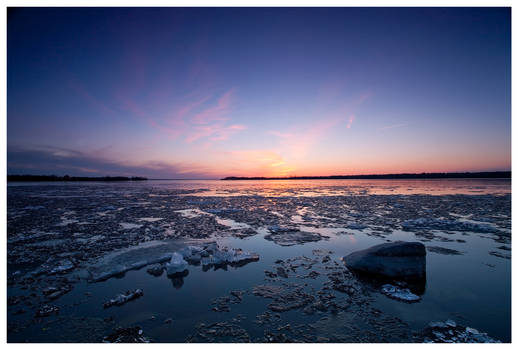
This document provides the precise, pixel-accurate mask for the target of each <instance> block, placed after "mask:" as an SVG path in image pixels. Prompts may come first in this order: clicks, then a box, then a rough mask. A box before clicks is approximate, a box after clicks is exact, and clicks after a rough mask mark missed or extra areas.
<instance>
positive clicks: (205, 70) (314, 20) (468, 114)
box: [7, 8, 511, 178]
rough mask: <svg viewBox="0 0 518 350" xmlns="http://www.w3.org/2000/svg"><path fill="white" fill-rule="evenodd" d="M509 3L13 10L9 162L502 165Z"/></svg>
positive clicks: (172, 168)
mask: <svg viewBox="0 0 518 350" xmlns="http://www.w3.org/2000/svg"><path fill="white" fill-rule="evenodd" d="M510 12H511V11H510V9H509V8H390V9H386V8H330V9H318V8H317V9H315V8H255V9H254V8H246V9H242V8H212V9H210V8H165V9H164V8H162V9H157V8H155V9H150V8H134V9H125V8H68V9H67V8H42V9H38V8H15V9H9V10H8V33H7V34H8V49H7V60H8V71H7V83H8V90H7V91H8V96H7V108H8V113H7V144H8V162H7V166H8V173H9V174H56V175H64V174H69V175H76V176H78V175H87V176H104V175H112V176H115V175H128V176H146V177H149V178H220V177H224V176H292V175H299V176H302V175H338V174H374V173H403V172H456V171H494V170H510V168H511V41H510V40H511V32H510V30H511V16H510Z"/></svg>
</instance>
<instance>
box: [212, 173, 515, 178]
mask: <svg viewBox="0 0 518 350" xmlns="http://www.w3.org/2000/svg"><path fill="white" fill-rule="evenodd" d="M475 178H484V179H502V178H503V179H510V178H511V172H510V171H484V172H463V173H404V174H370V175H330V176H287V177H275V176H273V177H264V176H254V177H246V176H228V177H225V178H223V179H222V180H320V179H321V180H338V179H366V180H373V179H475Z"/></svg>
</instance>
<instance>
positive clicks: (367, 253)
mask: <svg viewBox="0 0 518 350" xmlns="http://www.w3.org/2000/svg"><path fill="white" fill-rule="evenodd" d="M344 262H345V265H346V266H347V267H348V268H349V269H350V270H352V271H355V272H362V273H369V274H375V275H383V276H386V277H391V278H405V279H421V278H425V277H426V249H425V246H424V244H422V243H419V242H401V241H400V242H392V243H384V244H379V245H375V246H373V247H370V248H368V249H365V250H360V251H357V252H354V253H351V254H349V255H347V256H346V257H344Z"/></svg>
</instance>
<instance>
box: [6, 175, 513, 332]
mask: <svg viewBox="0 0 518 350" xmlns="http://www.w3.org/2000/svg"><path fill="white" fill-rule="evenodd" d="M510 192H511V186H510V181H509V180H419V181H414V180H302V181H291V180H290V181H284V180H283V181H256V182H247V181H148V182H143V183H106V184H103V183H84V184H83V183H81V184H78V183H73V184H72V183H66V184H59V183H48V184H47V183H45V184H42V183H35V184H26V183H24V184H14V183H10V184H9V186H8V297H15V296H25V297H26V299H23V300H22V301H20V302H17V303H8V341H10V342H23V341H44V342H61V341H101V340H102V338H103V336H106V335H108V334H109V333H110V332H111V331H113V329H114V328H115V327H117V326H121V327H129V326H134V325H138V326H140V327H142V329H143V331H144V335H145V336H146V337H148V338H149V339H150V340H151V341H158V342H183V341H186V340H187V339H188V338H189V336H191V335H193V334H194V333H196V326H197V325H198V326H199V324H200V323H205V324H206V325H209V324H211V323H214V322H225V321H229V320H232V319H233V318H237V321H233V322H234V324H235V325H237V326H238V327H240V328H241V329H244V330H245V331H246V333H247V334H248V335H249V337H250V339H251V340H252V341H264V336H265V332H267V331H268V332H270V331H271V332H274V333H275V332H277V333H279V332H282V330H281V331H279V328H281V329H282V327H284V326H285V325H286V324H290V325H291V327H292V328H294V327H295V325H301V327H302V326H304V325H308V324H313V323H315V322H317V321H318V322H317V324H324V325H325V326H324V328H325V329H318V328H317V332H318V333H319V334H322V335H323V336H325V337H324V338H322V339H324V340H322V339H321V341H325V339H333V336H334V335H333V334H331V333H333V332H334V331H333V332H331V329H332V328H334V327H335V326H336V327H338V329H339V330H338V333H340V332H342V335H344V336H347V334H346V333H347V332H348V330H347V328H345V329H341V328H340V327H342V326H344V325H343V323H344V322H343V319H344V317H346V316H350V315H352V314H353V313H354V314H355V315H358V318H359V320H351V321H350V322H351V324H350V325H345V326H351V327H353V328H354V326H357V327H359V328H360V330H359V331H360V333H359V334H360V335H359V336H358V337H356V338H353V339H357V340H355V341H372V339H373V338H369V337H370V335H369V336H367V333H368V330H367V329H366V328H365V337H363V335H362V332H361V331H362V329H363V328H362V327H363V323H362V322H360V321H361V320H363V319H366V318H367V317H370V316H367V314H366V312H365V310H369V312H370V310H373V309H377V310H380V311H381V312H382V313H383V314H384V315H387V317H397V318H399V319H400V320H401V321H402V322H401V327H407V328H408V329H409V330H410V331H420V330H421V329H423V328H424V327H425V326H426V325H427V324H428V323H429V322H431V321H445V320H446V319H452V320H455V321H456V322H457V323H458V324H462V325H465V326H470V327H474V328H476V329H478V330H479V331H482V332H486V333H488V335H489V336H491V337H493V338H495V339H498V340H501V341H503V342H509V341H510V339H511V329H510V325H511V308H510V305H511V259H510V255H511V254H510V253H511V252H510V248H511V233H510V232H511V231H510V223H511V212H510ZM277 226H282V227H293V228H296V229H299V230H300V231H302V232H311V233H315V234H318V235H320V237H319V239H318V241H314V242H306V243H303V244H302V242H294V244H293V245H291V246H281V245H279V244H277V243H275V242H274V241H272V240H268V239H265V237H267V236H268V234H270V233H271V232H272V230H274V228H273V227H277ZM183 238H192V239H199V240H203V241H207V240H216V241H217V242H218V243H219V245H220V246H229V247H234V248H242V249H243V250H246V251H252V252H255V253H257V254H259V256H260V260H259V261H257V262H251V263H248V264H246V265H245V266H242V267H230V266H229V267H228V269H227V270H224V269H217V270H213V269H211V270H209V271H203V269H202V268H201V267H200V266H189V274H188V275H187V276H186V277H184V278H183V279H179V278H174V279H172V278H168V277H167V276H166V274H165V273H164V274H163V275H161V276H159V277H155V276H152V275H150V274H148V273H147V272H146V269H147V267H144V268H141V269H139V270H131V271H128V272H126V273H125V274H124V275H123V276H119V277H118V278H110V279H108V280H106V281H104V282H97V283H90V282H88V281H87V280H86V279H85V271H87V270H88V269H89V268H90V267H91V266H92V265H93V264H95V263H96V262H97V261H99V259H102V258H103V257H104V256H106V255H107V254H110V252H112V251H114V250H118V249H124V248H125V247H128V246H135V245H137V244H139V243H142V242H146V241H155V240H170V239H172V240H173V241H174V240H179V239H183ZM397 240H404V241H420V242H423V243H424V244H425V245H426V246H427V247H428V248H430V247H443V248H448V249H451V250H453V251H455V252H457V254H440V253H437V252H434V251H430V250H429V251H428V252H427V257H426V262H427V278H426V286H425V291H424V293H423V294H422V296H421V300H420V301H419V302H417V303H412V304H407V303H403V302H401V301H397V300H393V299H389V298H388V297H386V296H385V295H383V294H381V293H380V292H379V288H378V287H377V286H375V285H371V284H369V283H367V284H365V288H366V290H367V292H366V293H368V297H366V298H365V300H363V299H361V300H360V301H361V302H364V303H365V304H364V305H363V306H362V305H360V304H358V305H354V306H351V308H350V309H346V310H340V311H339V312H338V313H332V312H327V311H323V312H320V311H319V312H316V313H314V314H307V313H304V312H302V311H303V308H298V309H294V310H290V311H286V312H281V313H280V319H279V320H276V321H275V322H271V323H267V324H258V323H257V322H256V321H257V320H258V318H257V316H261V315H264V313H265V311H266V310H268V309H267V307H268V304H270V302H271V299H266V298H263V297H259V296H256V295H253V293H252V292H251V291H252V290H253V288H254V286H258V285H261V284H277V285H280V284H282V283H284V282H293V283H299V284H302V285H303V284H307V285H306V286H304V288H306V289H307V290H311V289H313V290H314V291H317V290H319V289H320V288H321V287H322V285H323V284H324V283H325V282H326V276H325V274H324V272H325V267H324V266H320V265H315V266H316V267H315V268H314V269H313V270H315V271H319V272H320V273H321V274H320V275H319V276H318V277H316V278H315V279H311V278H305V279H301V278H300V276H301V275H303V274H307V272H309V271H311V270H307V271H306V270H303V269H302V270H301V269H299V270H297V273H290V277H289V278H288V279H286V280H284V279H282V278H277V279H274V280H272V279H268V278H267V277H265V272H264V271H265V270H268V271H275V268H276V267H278V266H279V265H278V264H276V263H275V262H276V261H277V260H278V259H283V260H287V259H289V258H296V257H301V256H306V257H310V258H313V259H314V258H315V254H314V253H313V250H315V249H320V250H330V251H332V252H333V253H330V254H329V256H330V258H331V263H333V264H334V263H336V266H339V267H340V268H342V266H343V263H342V262H341V260H340V258H341V257H343V256H345V255H347V254H349V253H351V252H354V251H356V250H360V249H364V248H368V247H370V246H372V245H375V244H379V243H384V242H387V241H397ZM438 251H439V252H440V250H438ZM492 252H493V253H494V252H496V253H497V254H490V253H492ZM68 257H70V259H73V263H74V269H72V270H70V271H68V272H67V273H66V274H63V275H61V274H57V275H56V274H54V275H48V274H45V273H43V274H40V275H34V274H33V272H34V271H35V270H36V269H37V268H38V267H40V266H42V264H49V265H52V264H55V260H60V259H61V260H62V259H68ZM53 259H54V260H53ZM333 266H334V265H333ZM362 283H363V282H362ZM60 284H61V285H63V284H67V285H71V286H72V290H71V291H70V292H68V293H66V294H64V295H62V296H61V297H59V298H57V299H56V300H52V301H49V300H47V299H46V298H45V297H44V296H43V295H42V289H43V288H45V287H46V286H49V285H60ZM136 288H142V289H143V290H144V296H143V297H141V298H139V299H136V300H134V301H131V302H128V303H127V304H124V305H123V306H120V307H112V308H109V309H103V303H104V302H105V301H106V300H108V299H110V298H113V297H114V296H115V295H116V294H118V293H121V292H124V291H126V290H133V289H136ZM233 290H243V291H246V293H245V294H244V295H243V300H242V301H241V302H240V303H236V304H231V305H230V311H229V312H215V311H213V310H212V308H213V307H214V306H215V304H213V300H214V299H215V298H218V297H222V296H225V295H229V293H230V291H233ZM85 293H86V294H85ZM341 298H342V296H341V295H340V294H339V293H338V294H337V299H336V300H338V301H340V302H341V301H342V300H345V299H341ZM43 304H53V305H56V306H58V307H59V308H60V311H59V314H58V315H52V316H49V317H44V318H34V317H33V316H34V313H35V312H36V310H38V308H39V307H40V306H41V305H43ZM20 309H23V310H24V311H25V313H21V314H16V313H17V311H19V310H20ZM362 310H363V311H362ZM238 315H240V316H238ZM242 316H243V317H244V318H243V317H242ZM169 318H171V319H172V321H171V322H170V323H165V322H164V321H165V320H167V319H169ZM328 330H329V333H330V334H327V333H326V332H327V331H328ZM387 332H389V331H387ZM334 333H336V332H334ZM389 336H390V334H389V335H387V337H389ZM295 339H297V338H296V337H295ZM337 339H339V338H337ZM346 339H349V338H346ZM398 339H399V340H398ZM300 340H304V339H300ZM230 341H232V338H231V339H230ZM234 341H235V340H234ZM391 341H408V339H403V338H397V337H396V338H395V339H392V340H391Z"/></svg>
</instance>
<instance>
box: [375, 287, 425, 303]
mask: <svg viewBox="0 0 518 350" xmlns="http://www.w3.org/2000/svg"><path fill="white" fill-rule="evenodd" d="M381 292H382V293H383V294H385V295H387V296H388V297H390V298H393V299H397V300H401V301H406V302H414V301H419V300H420V299H421V298H420V297H419V296H418V295H415V294H414V293H412V292H411V291H410V290H409V289H408V288H399V287H396V286H393V285H392V284H385V285H383V286H382V287H381Z"/></svg>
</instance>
